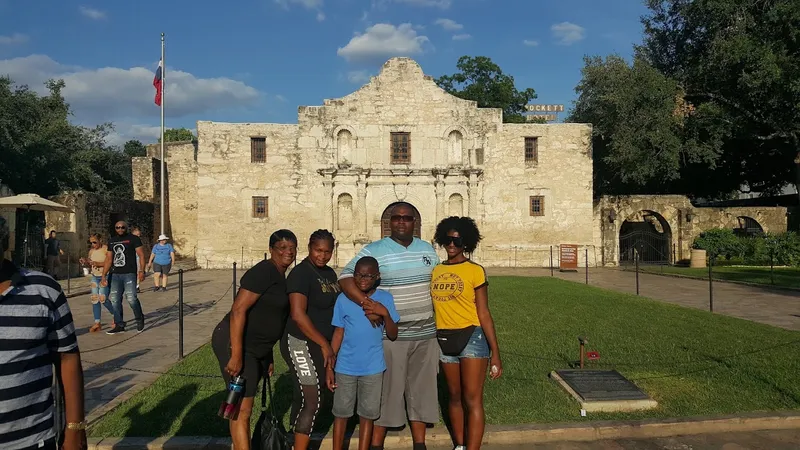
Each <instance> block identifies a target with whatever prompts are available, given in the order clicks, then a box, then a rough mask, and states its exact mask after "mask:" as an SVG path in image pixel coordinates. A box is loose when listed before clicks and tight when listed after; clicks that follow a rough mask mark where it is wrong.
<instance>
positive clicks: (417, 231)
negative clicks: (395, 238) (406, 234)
mask: <svg viewBox="0 0 800 450" xmlns="http://www.w3.org/2000/svg"><path fill="white" fill-rule="evenodd" d="M398 203H408V202H395V203H392V204H391V205H389V206H387V207H386V209H384V210H383V214H382V215H381V237H387V236H389V235H390V234H392V231H391V230H390V229H389V222H390V221H391V217H392V208H394V205H396V204H398ZM408 204H409V205H411V204H410V203H408ZM411 209H412V210H413V211H414V219H415V220H414V236H415V237H418V238H422V232H421V231H422V217H421V216H420V215H419V211H418V210H417V208H416V207H415V206H414V205H411Z"/></svg>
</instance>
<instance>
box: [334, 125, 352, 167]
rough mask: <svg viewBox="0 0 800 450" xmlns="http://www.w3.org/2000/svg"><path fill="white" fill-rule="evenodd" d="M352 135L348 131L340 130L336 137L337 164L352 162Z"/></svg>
mask: <svg viewBox="0 0 800 450" xmlns="http://www.w3.org/2000/svg"><path fill="white" fill-rule="evenodd" d="M352 149H353V135H352V133H350V131H349V130H341V131H339V133H338V134H337V135H336V153H337V154H336V160H337V162H338V163H339V164H350V163H352V162H353V155H352Z"/></svg>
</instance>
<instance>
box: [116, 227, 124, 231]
mask: <svg viewBox="0 0 800 450" xmlns="http://www.w3.org/2000/svg"><path fill="white" fill-rule="evenodd" d="M126 228H127V227H114V229H115V230H124V229H126Z"/></svg>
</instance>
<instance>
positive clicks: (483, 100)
mask: <svg viewBox="0 0 800 450" xmlns="http://www.w3.org/2000/svg"><path fill="white" fill-rule="evenodd" d="M456 68H457V69H458V70H459V72H457V73H455V74H453V75H442V76H441V77H439V78H437V79H436V84H437V85H439V87H441V88H442V89H444V90H445V91H447V92H448V93H450V94H453V95H455V96H456V97H459V98H463V99H464V100H473V101H476V102H478V106H479V107H481V108H500V109H502V110H503V122H506V123H523V122H525V121H526V119H525V116H524V115H523V113H524V112H526V109H525V106H526V105H527V104H528V103H529V102H530V101H531V100H533V99H535V98H536V91H534V90H533V89H532V88H527V89H525V90H522V91H520V90H518V89H517V88H516V86H515V85H514V77H512V76H511V75H506V74H504V73H503V71H502V70H501V69H500V66H498V65H497V64H495V63H494V62H492V60H491V58H489V57H487V56H475V57H471V56H462V57H461V58H458V63H456Z"/></svg>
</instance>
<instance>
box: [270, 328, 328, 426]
mask: <svg viewBox="0 0 800 450" xmlns="http://www.w3.org/2000/svg"><path fill="white" fill-rule="evenodd" d="M281 355H282V356H283V359H284V360H286V365H288V366H289V370H290V371H292V370H294V376H293V377H292V380H293V381H294V382H293V383H292V384H293V385H294V395H293V399H292V412H291V421H292V422H291V423H292V427H293V428H294V432H295V433H300V434H307V435H311V431H312V429H313V428H314V422H315V421H316V419H317V416H318V415H319V411H320V409H321V408H322V406H323V405H327V404H329V401H330V391H329V390H328V388H327V385H326V384H325V383H326V381H325V365H324V361H323V357H322V349H321V348H320V347H319V345H317V344H316V343H315V342H314V341H310V340H305V339H299V338H296V337H294V336H292V335H291V334H286V335H285V336H284V337H283V339H281Z"/></svg>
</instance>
